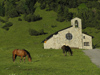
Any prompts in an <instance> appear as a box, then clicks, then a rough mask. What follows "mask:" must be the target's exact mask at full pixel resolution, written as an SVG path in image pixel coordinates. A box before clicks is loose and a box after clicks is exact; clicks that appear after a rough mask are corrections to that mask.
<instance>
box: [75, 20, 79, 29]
mask: <svg viewBox="0 0 100 75" xmlns="http://www.w3.org/2000/svg"><path fill="white" fill-rule="evenodd" d="M75 27H76V28H77V27H78V21H77V20H75Z"/></svg>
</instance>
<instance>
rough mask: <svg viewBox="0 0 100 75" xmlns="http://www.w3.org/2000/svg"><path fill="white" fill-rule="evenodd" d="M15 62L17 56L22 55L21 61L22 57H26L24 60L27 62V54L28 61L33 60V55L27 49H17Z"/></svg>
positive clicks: (14, 51) (14, 52)
mask: <svg viewBox="0 0 100 75" xmlns="http://www.w3.org/2000/svg"><path fill="white" fill-rule="evenodd" d="M12 53H13V56H12V58H13V62H14V61H15V59H16V57H17V56H20V57H21V61H22V58H23V57H24V62H25V57H26V56H27V57H28V61H29V62H31V60H32V58H31V55H30V53H29V52H28V51H26V50H25V49H22V50H20V49H15V50H13V52H12Z"/></svg>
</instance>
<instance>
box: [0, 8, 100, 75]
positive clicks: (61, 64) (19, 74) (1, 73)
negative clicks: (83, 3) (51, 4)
mask: <svg viewBox="0 0 100 75" xmlns="http://www.w3.org/2000/svg"><path fill="white" fill-rule="evenodd" d="M35 14H39V15H40V16H41V17H43V19H42V20H40V21H36V22H26V21H24V20H23V15H21V16H19V17H15V18H9V19H8V21H9V22H12V23H13V26H11V27H10V28H9V30H8V31H6V30H5V29H3V28H2V27H3V26H4V25H5V23H0V75H100V68H98V67H97V66H96V65H95V64H93V63H92V62H91V60H90V59H89V57H88V56H86V55H85V54H84V53H83V52H82V50H79V49H72V51H73V53H74V54H73V56H70V55H69V54H68V56H64V55H63V53H62V50H61V49H58V50H55V49H48V50H47V49H43V43H41V42H42V41H43V40H44V39H45V38H46V37H48V36H49V35H51V34H53V33H55V32H56V31H59V30H61V29H64V28H66V27H69V26H70V25H71V24H70V22H69V21H67V22H66V21H64V22H58V21H56V17H57V14H56V13H55V12H54V11H45V10H40V9H39V8H37V9H36V11H35ZM1 18H2V19H5V20H6V18H5V17H1ZM18 18H21V19H22V21H18ZM52 26H56V27H54V28H53V27H52ZM29 29H35V30H38V31H39V30H41V29H44V32H46V33H47V34H45V35H39V36H31V35H29ZM83 31H84V32H87V33H88V34H90V35H94V36H96V37H94V38H93V43H94V44H99V41H98V40H99V34H100V31H99V30H96V29H95V28H90V29H89V28H87V29H85V30H83ZM92 31H94V32H92ZM91 32H92V33H91ZM14 49H26V50H28V51H29V52H30V54H31V56H32V62H28V59H27V58H26V60H25V63H24V62H21V63H20V57H17V59H16V61H15V63H13V61H12V51H13V50H14Z"/></svg>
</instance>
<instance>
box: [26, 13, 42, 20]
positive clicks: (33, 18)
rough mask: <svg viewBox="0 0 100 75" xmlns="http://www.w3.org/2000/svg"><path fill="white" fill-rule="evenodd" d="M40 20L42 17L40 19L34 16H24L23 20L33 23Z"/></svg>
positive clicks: (38, 16)
mask: <svg viewBox="0 0 100 75" xmlns="http://www.w3.org/2000/svg"><path fill="white" fill-rule="evenodd" d="M41 19H42V17H40V15H34V14H28V15H24V20H25V21H28V22H34V21H38V20H41Z"/></svg>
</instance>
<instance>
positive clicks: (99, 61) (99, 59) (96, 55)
mask: <svg viewBox="0 0 100 75" xmlns="http://www.w3.org/2000/svg"><path fill="white" fill-rule="evenodd" d="M83 52H84V53H85V54H86V55H87V56H89V58H90V59H91V61H92V62H93V63H94V64H96V65H97V66H98V67H99V68H100V50H99V49H92V50H83Z"/></svg>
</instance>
